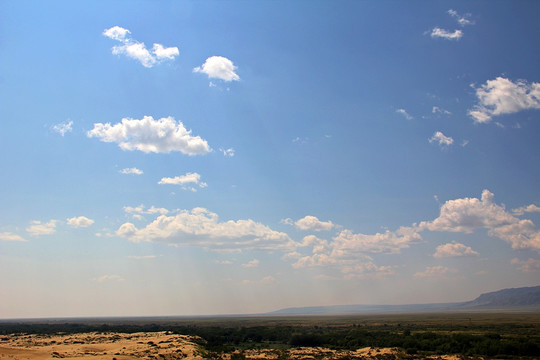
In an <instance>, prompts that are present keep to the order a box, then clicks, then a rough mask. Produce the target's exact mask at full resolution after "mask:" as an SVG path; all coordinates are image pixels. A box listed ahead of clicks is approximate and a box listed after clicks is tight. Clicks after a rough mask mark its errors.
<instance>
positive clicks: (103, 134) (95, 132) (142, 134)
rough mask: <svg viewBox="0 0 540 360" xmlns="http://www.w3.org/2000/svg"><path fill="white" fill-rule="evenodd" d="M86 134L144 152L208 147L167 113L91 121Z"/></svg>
mask: <svg viewBox="0 0 540 360" xmlns="http://www.w3.org/2000/svg"><path fill="white" fill-rule="evenodd" d="M87 136H88V137H90V138H91V137H96V138H98V139H100V140H101V141H103V142H114V143H117V144H118V146H119V147H120V148H121V149H122V150H130V151H131V150H139V151H142V152H144V153H151V152H152V153H169V152H171V151H179V152H181V153H183V154H187V155H201V154H206V153H208V152H210V151H211V149H210V147H209V146H208V143H207V142H206V140H203V139H201V137H200V136H192V135H191V131H188V130H186V128H185V127H184V124H182V122H180V121H178V122H176V121H175V120H174V118H172V117H170V116H169V117H166V118H161V119H158V120H154V118H153V117H152V116H144V117H143V118H142V119H140V120H138V119H130V118H123V119H122V121H121V122H119V123H116V124H114V125H111V124H110V123H106V124H103V123H95V124H94V128H93V129H92V130H90V131H88V133H87Z"/></svg>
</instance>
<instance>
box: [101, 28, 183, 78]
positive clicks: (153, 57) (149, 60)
mask: <svg viewBox="0 0 540 360" xmlns="http://www.w3.org/2000/svg"><path fill="white" fill-rule="evenodd" d="M130 34H131V32H130V31H129V30H128V29H124V28H122V27H120V26H113V27H112V28H109V29H106V30H105V31H103V35H104V36H106V37H108V38H109V39H112V40H116V41H119V42H121V43H122V45H116V46H113V48H112V53H113V54H115V55H126V56H128V57H130V58H132V59H135V60H138V61H139V62H140V63H141V64H142V65H143V66H144V67H147V68H151V67H153V66H154V65H156V64H159V63H161V62H163V61H165V60H174V58H175V57H176V56H178V55H179V54H180V52H179V51H178V48H177V47H175V46H174V47H167V48H166V47H164V46H163V45H161V44H157V43H155V44H154V46H153V47H152V50H148V49H147V48H146V45H145V44H144V43H142V42H138V41H136V40H134V39H132V38H131V37H130Z"/></svg>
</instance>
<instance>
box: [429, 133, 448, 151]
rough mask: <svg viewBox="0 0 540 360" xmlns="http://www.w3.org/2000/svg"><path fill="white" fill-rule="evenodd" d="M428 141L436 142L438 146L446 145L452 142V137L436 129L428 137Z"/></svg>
mask: <svg viewBox="0 0 540 360" xmlns="http://www.w3.org/2000/svg"><path fill="white" fill-rule="evenodd" d="M429 142H430V143H434V142H435V143H438V144H439V146H440V147H443V148H444V147H448V146H450V145H452V144H453V143H454V139H452V138H451V137H450V136H446V135H444V134H443V133H442V132H440V131H436V132H435V133H434V134H433V136H432V137H431V138H429Z"/></svg>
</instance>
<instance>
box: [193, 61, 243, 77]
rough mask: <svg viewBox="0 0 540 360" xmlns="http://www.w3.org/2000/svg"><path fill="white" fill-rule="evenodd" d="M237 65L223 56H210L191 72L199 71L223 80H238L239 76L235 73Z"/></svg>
mask: <svg viewBox="0 0 540 360" xmlns="http://www.w3.org/2000/svg"><path fill="white" fill-rule="evenodd" d="M237 68H238V67H237V66H234V64H233V62H232V61H231V60H229V59H227V58H226V57H223V56H211V57H209V58H208V59H206V61H205V62H204V64H202V65H201V66H197V67H196V68H194V69H193V72H199V73H203V74H206V75H208V77H209V78H210V79H221V80H223V81H238V80H240V77H239V76H238V75H237V74H236V73H235V70H236V69H237Z"/></svg>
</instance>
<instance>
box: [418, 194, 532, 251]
mask: <svg viewBox="0 0 540 360" xmlns="http://www.w3.org/2000/svg"><path fill="white" fill-rule="evenodd" d="M493 199H494V195H493V193H491V192H490V191H489V190H484V191H483V192H482V196H481V198H480V199H478V198H463V199H455V200H448V201H447V202H446V203H444V204H443V205H442V206H441V210H440V215H439V217H437V218H436V219H435V220H433V221H423V222H421V223H420V224H419V225H418V227H417V228H418V230H419V231H421V230H424V229H427V230H430V231H445V232H463V233H468V234H470V233H472V232H473V231H475V230H477V229H487V230H488V234H489V235H490V236H495V237H498V238H500V239H502V240H505V241H507V242H508V243H510V244H511V245H512V248H514V249H534V250H540V232H539V231H538V229H537V228H536V226H535V225H534V223H533V222H532V221H531V220H521V219H519V218H517V217H515V216H513V215H512V214H510V213H509V212H507V211H506V209H505V208H504V206H501V205H498V204H496V203H495V202H494V201H493Z"/></svg>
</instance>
